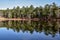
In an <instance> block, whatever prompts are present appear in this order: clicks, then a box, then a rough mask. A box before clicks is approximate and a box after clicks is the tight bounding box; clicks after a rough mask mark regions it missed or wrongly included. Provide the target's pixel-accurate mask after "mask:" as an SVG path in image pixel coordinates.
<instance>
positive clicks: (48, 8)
mask: <svg viewBox="0 0 60 40" xmlns="http://www.w3.org/2000/svg"><path fill="white" fill-rule="evenodd" d="M2 12H3V15H2V16H3V17H5V18H28V19H33V18H39V19H40V18H47V19H48V18H59V16H60V8H59V6H57V5H56V4H55V3H52V4H50V5H49V4H46V5H45V6H44V7H42V6H39V7H34V6H33V5H30V6H29V7H28V6H26V7H25V6H23V7H21V8H20V7H19V6H17V7H13V9H9V8H7V9H6V10H2Z"/></svg>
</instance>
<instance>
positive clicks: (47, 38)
mask: <svg viewBox="0 0 60 40" xmlns="http://www.w3.org/2000/svg"><path fill="white" fill-rule="evenodd" d="M59 24H60V23H59V22H55V21H53V22H51V21H48V22H47V21H3V22H0V40H60V25H59Z"/></svg>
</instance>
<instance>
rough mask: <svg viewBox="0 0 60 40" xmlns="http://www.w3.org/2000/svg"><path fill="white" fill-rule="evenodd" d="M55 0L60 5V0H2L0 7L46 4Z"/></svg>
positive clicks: (0, 0)
mask: <svg viewBox="0 0 60 40" xmlns="http://www.w3.org/2000/svg"><path fill="white" fill-rule="evenodd" d="M53 2H55V3H56V4H57V5H58V6H59V5H60V0H0V9H6V8H13V7H14V6H20V7H22V6H30V5H34V6H35V7H36V6H44V5H45V4H52V3H53Z"/></svg>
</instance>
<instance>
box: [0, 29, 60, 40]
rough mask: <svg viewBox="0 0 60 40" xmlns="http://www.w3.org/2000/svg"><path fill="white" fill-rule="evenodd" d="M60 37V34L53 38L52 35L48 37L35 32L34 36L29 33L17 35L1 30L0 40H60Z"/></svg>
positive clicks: (11, 31)
mask: <svg viewBox="0 0 60 40" xmlns="http://www.w3.org/2000/svg"><path fill="white" fill-rule="evenodd" d="M59 37H60V35H59V34H57V35H56V36H55V37H53V38H52V36H51V35H48V36H46V35H45V34H44V32H41V33H38V32H35V31H34V32H33V34H30V33H29V32H24V33H23V32H22V31H20V32H19V33H17V32H14V31H13V30H11V29H9V30H7V29H6V28H0V40H60V38H59Z"/></svg>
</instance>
